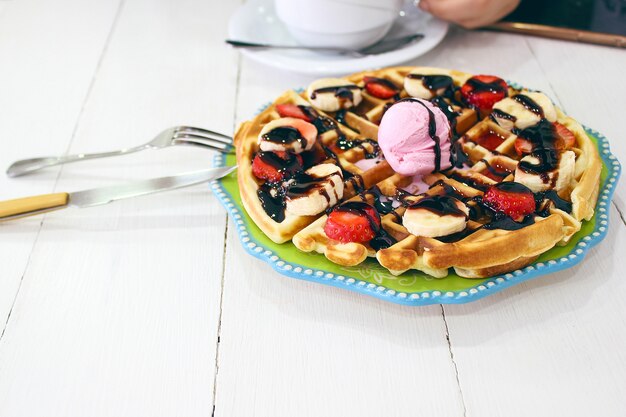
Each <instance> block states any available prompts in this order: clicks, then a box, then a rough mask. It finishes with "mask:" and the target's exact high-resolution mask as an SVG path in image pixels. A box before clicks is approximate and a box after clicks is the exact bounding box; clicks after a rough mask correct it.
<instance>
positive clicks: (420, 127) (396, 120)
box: [378, 98, 451, 175]
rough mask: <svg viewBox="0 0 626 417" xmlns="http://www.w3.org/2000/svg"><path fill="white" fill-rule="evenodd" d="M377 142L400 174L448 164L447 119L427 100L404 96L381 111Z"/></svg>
mask: <svg viewBox="0 0 626 417" xmlns="http://www.w3.org/2000/svg"><path fill="white" fill-rule="evenodd" d="M378 144H379V145H380V148H381V149H382V151H383V154H384V155H385V159H387V161H388V162H389V165H391V167H392V168H393V169H394V171H396V172H397V173H399V174H402V175H424V174H428V173H431V172H435V171H440V170H443V169H447V168H450V166H451V164H450V122H449V121H448V118H447V117H446V115H445V114H443V112H442V111H441V110H440V109H439V108H438V107H437V106H435V105H433V104H432V103H430V102H429V101H426V100H420V99H413V98H411V99H404V100H401V101H399V102H397V103H395V104H394V105H392V106H391V107H390V108H389V109H388V110H387V111H386V112H385V114H384V116H383V119H382V120H381V122H380V127H379V129H378Z"/></svg>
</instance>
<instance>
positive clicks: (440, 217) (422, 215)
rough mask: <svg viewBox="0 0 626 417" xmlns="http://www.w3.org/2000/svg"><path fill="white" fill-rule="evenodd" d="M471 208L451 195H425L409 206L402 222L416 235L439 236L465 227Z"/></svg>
mask: <svg viewBox="0 0 626 417" xmlns="http://www.w3.org/2000/svg"><path fill="white" fill-rule="evenodd" d="M468 217H469V208H468V207H467V206H466V205H465V203H463V202H462V201H460V200H458V199H456V198H454V197H449V196H437V195H436V196H429V197H424V198H423V199H421V200H419V201H418V202H417V203H415V204H413V205H411V206H409V207H408V208H407V209H406V211H405V212H404V216H402V224H403V225H404V227H406V229H407V230H408V231H409V233H411V234H412V235H415V236H426V237H439V236H447V235H450V234H452V233H457V232H460V231H462V230H463V229H465V226H466V225H467V219H468Z"/></svg>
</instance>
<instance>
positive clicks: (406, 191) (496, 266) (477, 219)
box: [235, 67, 601, 278]
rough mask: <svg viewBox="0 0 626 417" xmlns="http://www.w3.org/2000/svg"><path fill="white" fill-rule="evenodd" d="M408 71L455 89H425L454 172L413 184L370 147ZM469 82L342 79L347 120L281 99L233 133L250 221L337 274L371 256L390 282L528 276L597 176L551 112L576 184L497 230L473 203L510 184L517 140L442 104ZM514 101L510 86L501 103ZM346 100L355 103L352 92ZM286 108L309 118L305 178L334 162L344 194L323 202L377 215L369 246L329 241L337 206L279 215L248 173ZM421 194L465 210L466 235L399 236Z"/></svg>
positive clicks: (298, 97)
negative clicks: (379, 86) (372, 85)
mask: <svg viewBox="0 0 626 417" xmlns="http://www.w3.org/2000/svg"><path fill="white" fill-rule="evenodd" d="M409 73H417V74H424V75H430V74H433V75H434V74H436V75H447V76H449V77H450V78H451V79H452V81H453V84H454V87H452V88H450V89H448V93H447V94H443V93H442V94H438V93H439V92H440V91H433V97H431V102H433V103H434V104H436V105H437V106H438V107H440V108H441V109H442V110H443V111H444V113H445V114H446V116H448V119H449V121H450V125H451V128H452V148H453V153H454V154H455V156H456V158H455V159H456V164H455V165H456V166H453V167H452V168H450V169H447V170H444V171H441V172H434V173H431V174H427V175H425V176H423V177H422V178H421V180H420V181H416V179H415V178H414V177H408V176H403V175H400V174H398V173H396V172H394V170H393V169H392V168H391V166H390V165H389V163H387V161H385V160H384V157H383V155H382V153H381V152H380V149H379V147H378V146H377V143H376V141H377V137H378V125H379V123H380V120H381V119H382V116H383V114H384V112H385V111H386V110H387V109H388V107H389V106H390V105H391V104H393V103H394V102H395V101H397V100H399V99H403V98H406V97H410V95H409V92H408V91H407V90H406V89H405V88H403V86H404V82H405V79H406V77H407V75H408V74H409ZM365 77H376V78H378V79H384V80H387V81H389V82H391V83H393V84H394V85H395V86H397V87H398V91H397V94H395V95H394V96H393V97H390V98H388V99H381V98H378V97H376V96H374V95H371V94H370V93H368V90H367V89H364V88H363V86H364V78H365ZM471 77H472V75H471V74H467V73H463V72H459V71H453V70H447V69H438V68H427V67H396V68H387V69H382V70H377V71H367V72H362V73H358V74H353V75H350V76H348V77H345V78H344V79H345V80H346V82H351V83H354V84H356V85H357V86H358V87H360V89H359V93H360V94H359V95H360V98H361V100H360V103H358V105H356V106H354V107H352V108H350V109H349V111H345V110H339V111H332V112H330V111H329V112H325V111H322V110H320V109H319V108H315V107H313V106H312V103H315V102H314V100H312V98H311V96H312V94H311V92H310V91H308V92H306V91H305V92H300V93H298V92H295V91H288V92H285V93H284V94H283V95H281V96H280V97H278V98H277V99H276V100H275V101H274V102H273V103H272V104H271V105H270V106H268V107H267V108H266V109H265V110H264V111H263V112H261V113H260V114H258V115H257V116H256V117H255V118H254V119H253V120H251V121H247V122H244V123H242V124H241V125H240V126H239V128H238V130H237V132H236V135H235V143H236V149H237V163H238V166H239V170H238V172H239V173H238V183H239V189H240V193H241V197H242V201H243V204H244V207H245V208H246V210H247V212H248V214H249V215H250V217H251V218H252V219H253V221H254V222H255V223H256V224H257V226H259V228H260V229H261V230H262V231H263V232H264V233H265V234H266V235H267V236H268V237H269V238H270V239H272V240H273V241H274V242H276V243H284V242H288V241H289V240H292V241H293V244H294V245H295V246H296V247H297V248H298V249H300V250H302V251H304V252H318V253H322V254H324V255H325V256H326V258H328V259H329V260H330V261H332V262H334V263H336V264H339V265H344V266H353V265H357V264H359V263H361V262H363V261H364V260H365V259H366V258H368V257H371V258H376V259H377V260H378V262H379V263H380V264H381V265H382V266H384V267H385V268H387V269H388V270H389V271H390V272H391V273H392V274H394V275H399V274H402V273H405V272H407V271H410V270H419V271H422V272H424V273H426V274H429V275H431V276H433V277H437V278H443V277H445V276H446V275H447V274H448V273H449V271H450V269H451V268H454V270H455V272H456V273H457V274H458V275H459V276H462V277H467V278H483V277H488V276H493V275H496V274H501V273H504V272H508V271H511V270H515V269H519V268H521V267H524V266H526V265H528V264H530V263H532V262H533V261H534V260H535V259H536V258H537V257H538V256H539V255H540V254H542V253H544V252H545V251H547V250H549V249H550V248H552V247H553V246H555V245H563V244H565V243H567V242H568V241H569V239H571V237H572V236H573V235H574V233H576V232H577V231H578V230H580V227H581V224H582V221H584V220H589V219H591V217H592V216H593V208H594V207H595V203H596V199H597V196H598V191H599V182H600V181H599V179H600V171H601V161H600V158H599V155H598V152H597V150H596V147H595V145H594V144H593V142H591V140H590V139H589V138H588V136H587V135H586V134H585V132H584V130H583V129H582V127H581V126H580V125H579V124H578V122H576V121H575V120H573V119H572V118H570V117H568V116H566V115H564V114H563V113H562V112H561V111H560V110H559V109H556V121H558V123H560V124H562V125H564V126H566V127H567V128H568V129H569V130H570V131H571V132H572V133H573V134H574V136H575V143H574V145H573V146H572V147H571V148H570V149H569V150H571V151H572V152H573V154H574V156H575V169H574V173H573V178H572V179H571V180H569V181H568V182H567V186H563V187H561V189H560V190H559V192H558V194H557V193H556V192H555V191H554V190H547V191H543V192H538V193H537V194H536V195H537V196H539V198H537V203H538V208H537V213H536V214H533V215H529V216H527V217H526V218H525V219H524V221H523V222H521V223H517V224H515V225H513V226H514V227H512V226H511V221H508V223H507V224H505V223H506V222H507V220H506V219H504V220H502V221H500V220H498V221H496V220H495V219H494V217H493V216H491V214H492V213H490V212H488V210H487V209H486V208H485V206H484V204H481V198H482V196H483V194H484V193H485V190H486V189H488V188H489V187H490V186H492V185H494V184H498V183H501V182H504V181H513V180H514V178H515V176H514V173H515V171H516V169H517V168H518V165H519V164H520V159H521V157H520V156H518V154H517V153H516V151H515V144H516V140H517V138H518V136H517V135H516V134H515V133H516V132H517V131H516V130H515V129H512V130H511V129H505V128H503V127H502V126H500V125H499V124H498V123H497V119H495V118H494V117H493V116H492V115H490V114H489V113H487V114H485V113H484V112H483V111H481V110H479V109H477V108H474V107H472V106H468V105H465V104H464V103H463V102H462V101H461V100H458V92H457V97H456V98H455V96H453V95H450V91H453V92H454V91H455V90H458V88H459V87H460V86H461V85H463V84H464V83H465V82H466V81H467V80H468V79H470V78H471ZM519 92H520V90H515V89H513V88H511V87H509V92H508V95H509V96H512V95H515V94H517V93H519ZM350 97H351V98H352V99H355V98H356V94H355V96H352V95H351V94H350ZM285 104H292V105H297V106H301V108H304V109H313V111H314V113H315V121H314V124H315V125H316V127H317V128H318V133H319V135H318V137H317V140H316V142H315V144H314V145H313V147H312V148H311V149H310V150H308V151H306V152H304V153H302V156H303V165H304V168H303V169H310V168H311V167H315V166H319V165H320V164H333V165H336V166H337V167H339V169H340V170H341V174H342V177H343V193H342V195H341V196H339V195H337V194H336V197H340V198H337V199H336V200H337V202H335V199H329V200H328V202H329V203H335V204H343V202H346V201H353V202H365V203H367V204H370V205H372V206H373V207H375V208H376V209H377V211H378V212H379V213H380V217H381V227H380V230H379V231H378V232H377V236H376V238H375V239H373V240H372V241H370V242H361V243H359V242H347V243H342V242H340V241H337V240H333V239H330V238H329V237H328V236H327V235H326V233H325V231H324V225H325V224H326V221H327V217H328V215H327V213H326V212H327V211H329V210H330V209H332V206H333V204H329V207H328V208H327V210H326V211H321V212H319V213H316V214H314V215H299V214H294V213H292V212H290V211H289V210H285V207H284V204H285V203H284V195H281V194H280V191H278V192H277V191H276V187H274V189H273V191H272V189H269V190H268V184H267V182H265V181H262V180H259V178H257V177H255V176H254V175H253V174H252V161H253V159H254V158H255V155H257V154H258V153H259V151H260V149H259V135H260V134H261V133H262V131H263V128H264V127H265V126H266V125H267V124H268V123H271V122H273V121H276V120H278V119H280V118H281V115H280V114H279V112H278V110H277V109H278V107H277V106H280V105H285ZM554 181H556V180H555V179H553V182H554ZM563 181H564V180H563ZM278 188H280V187H278ZM335 191H336V190H335ZM263 196H264V197H263ZM428 196H452V197H455V198H458V199H459V200H461V201H464V202H465V203H466V204H467V206H468V207H469V209H470V212H471V215H470V219H469V220H468V221H467V226H466V228H465V229H464V230H463V231H462V232H459V233H454V234H451V235H448V236H441V237H424V236H416V235H413V234H411V233H410V232H409V231H408V230H407V229H406V228H405V227H404V226H403V224H402V216H403V214H404V212H405V211H406V210H407V207H410V206H411V205H412V204H415V203H417V202H419V201H420V200H421V199H423V198H426V197H428ZM281 199H283V200H281Z"/></svg>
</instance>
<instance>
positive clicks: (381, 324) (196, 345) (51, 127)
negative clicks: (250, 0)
mask: <svg viewBox="0 0 626 417" xmlns="http://www.w3.org/2000/svg"><path fill="white" fill-rule="evenodd" d="M48 3H50V2H45V1H43V0H30V1H22V0H12V1H8V2H3V1H0V59H1V60H2V62H3V63H4V62H10V63H11V65H0V89H1V91H2V94H0V137H1V138H2V139H0V144H2V152H0V164H2V165H0V167H1V166H4V167H6V166H8V164H9V162H11V161H13V160H15V159H19V158H24V157H29V156H37V155H55V154H60V153H64V152H72V153H75V152H89V151H106V150H110V149H116V148H120V147H124V146H128V145H135V144H139V143H142V142H144V141H147V140H148V139H150V138H151V137H152V136H154V135H155V134H156V133H158V132H159V131H161V130H162V129H163V128H165V127H169V126H172V125H176V124H182V123H184V124H191V125H194V124H195V125H199V126H207V127H209V128H212V129H215V130H219V131H223V132H226V133H229V132H232V129H233V126H234V122H235V121H242V120H245V119H247V118H249V117H251V116H252V115H253V114H254V113H255V111H256V110H257V109H258V108H259V106H261V105H263V104H264V103H267V102H268V101H270V100H272V98H274V97H275V96H277V95H279V94H280V93H281V92H283V91H284V90H285V89H287V88H292V87H304V86H306V85H307V84H309V83H310V82H311V81H312V80H313V77H307V76H301V75H294V74H286V73H284V72H280V71H278V70H276V69H270V68H267V67H263V66H259V65H257V64H256V63H254V62H252V61H250V60H247V59H245V58H240V57H239V55H238V54H237V53H235V52H233V51H231V50H230V49H229V48H227V47H226V46H225V45H224V44H223V38H224V37H225V34H226V32H227V27H226V26H227V22H228V17H229V16H230V15H231V14H232V12H233V11H234V9H235V7H236V6H237V3H236V2H217V1H213V0H209V1H206V0H204V1H202V0H182V1H175V0H157V1H154V0H122V2H120V1H117V0H109V1H98V2H95V1H81V2H78V1H74V0H60V1H57V2H53V3H50V4H48ZM240 63H241V65H240ZM409 64H414V65H431V66H441V67H448V68H457V69H460V70H464V71H468V72H474V73H493V74H497V75H501V76H503V77H505V78H507V79H511V80H515V81H518V82H520V83H522V84H524V85H526V86H528V87H531V88H535V89H540V90H543V91H545V92H546V93H547V94H548V95H549V96H550V97H552V98H553V99H554V100H555V101H556V102H557V104H559V105H560V106H562V107H563V108H564V109H565V110H566V111H567V112H570V113H571V114H572V115H573V116H574V117H577V118H579V119H580V120H581V121H582V122H583V123H585V124H588V125H590V126H591V127H594V128H596V129H598V130H600V131H602V132H603V133H605V134H606V135H607V136H608V137H609V138H610V139H611V143H612V145H613V149H614V152H615V153H616V154H617V155H618V156H619V157H620V158H621V159H622V161H624V159H625V158H626V155H624V148H623V146H622V144H621V142H619V135H620V134H621V124H619V123H618V122H619V121H620V120H621V118H620V117H621V116H620V114H619V111H620V109H623V108H624V107H625V106H624V103H623V100H624V97H623V94H621V95H620V94H618V92H619V87H620V86H621V85H622V84H623V83H622V84H619V82H620V79H619V78H618V76H619V75H620V74H619V71H620V69H621V68H622V67H623V66H624V65H623V64H624V56H623V53H622V55H617V54H616V53H615V52H614V50H608V49H606V48H602V47H595V46H585V45H575V44H567V43H564V42H557V41H547V40H540V39H532V40H531V39H526V38H524V37H521V36H516V35H509V34H493V33H482V32H468V31H464V30H461V29H454V30H452V32H451V33H450V35H449V36H448V37H447V39H446V40H445V42H444V43H443V44H442V45H441V46H439V47H438V48H436V49H434V50H433V51H431V52H430V53H428V54H427V55H425V56H423V57H420V58H417V59H415V60H413V61H412V62H410V63H409ZM613 79H615V80H617V81H616V82H617V84H615V83H613ZM579 84H582V85H583V86H585V87H589V86H593V88H590V89H587V90H585V89H584V88H574V87H572V86H573V85H579ZM607 97H608V98H609V99H606V100H604V101H603V99H605V98H607ZM590 100H591V101H593V103H594V105H589V104H588V102H589V101H590ZM611 103H615V104H614V105H612V104H611ZM233 115H236V117H235V118H234V117H233ZM25 127H27V128H25ZM615 138H617V139H615ZM212 156H213V154H212V153H211V152H208V151H206V150H199V149H196V148H178V149H166V150H161V151H152V152H144V153H140V154H134V155H128V156H125V157H120V158H113V159H107V160H94V161H89V162H84V163H77V164H72V165H68V166H66V167H63V168H53V169H49V170H45V171H42V172H41V173H38V174H36V175H35V176H30V177H24V178H20V179H13V180H8V179H4V178H3V177H1V176H0V199H8V198H14V197H19V196H23V195H30V194H36V193H46V192H53V191H54V190H55V189H59V190H60V189H63V190H69V191H73V190H79V189H84V188H91V187H97V186H101V185H102V186H103V185H112V184H118V183H120V182H122V181H125V180H129V179H139V178H147V177H154V176H160V175H168V174H173V173H177V172H181V171H187V170H193V169H201V168H204V167H207V166H208V165H209V164H210V160H211V158H212ZM623 196H624V194H623V188H620V189H618V199H617V207H618V208H619V207H620V206H622V207H623V205H622V203H623V200H624V197H623ZM617 219H618V213H617V211H616V209H615V208H613V209H612V211H611V224H612V227H611V230H610V233H609V236H608V237H607V238H606V240H605V241H604V242H602V244H601V245H600V246H599V247H598V248H595V249H593V250H592V251H591V253H590V254H589V256H588V257H587V259H585V261H584V262H583V263H582V264H581V265H579V266H577V267H574V268H572V269H569V270H566V271H564V272H561V273H558V274H554V275H551V276H547V277H542V278H538V279H536V280H533V281H531V282H528V283H525V284H522V285H519V286H516V287H513V288H510V289H508V290H506V291H505V292H503V293H500V294H497V295H495V296H491V297H488V298H486V299H483V300H482V301H479V302H476V303H473V304H468V305H462V306H445V307H444V308H442V307H441V306H430V307H426V308H419V309H415V308H407V307H401V306H397V305H393V304H388V303H384V302H382V301H379V300H375V299H373V298H370V297H366V296H362V295H357V294H354V293H350V292H347V291H342V290H340V289H336V288H331V287H326V286H322V285H318V284H313V283H308V282H304V281H298V280H294V279H290V278H286V277H283V276H280V275H278V274H277V273H276V272H274V271H273V270H272V269H271V268H270V266H269V265H266V264H264V263H262V262H261V261H258V260H256V259H254V258H252V257H250V256H249V255H247V254H246V253H245V251H244V249H243V248H242V246H241V244H240V243H239V241H238V239H237V237H236V236H235V233H234V230H233V228H232V227H231V228H229V230H228V233H225V231H226V230H225V229H226V224H225V214H224V211H223V209H222V208H221V207H220V205H219V203H218V202H217V201H216V199H215V198H213V196H211V195H210V193H209V192H208V191H207V187H206V186H198V187H194V188H190V189H185V190H179V191H174V192H171V193H166V194H157V195H152V196H147V197H143V198H138V199H130V200H125V201H120V202H118V203H115V204H111V205H107V206H101V207H95V208H91V209H84V210H66V211H65V212H63V213H54V214H50V215H47V216H46V217H45V218H42V217H38V218H30V219H25V220H24V221H20V222H19V223H18V222H15V223H11V224H8V223H7V224H6V225H5V224H3V225H0V264H2V274H0V323H2V324H4V320H5V319H6V317H7V316H8V315H9V311H11V314H10V317H9V319H8V322H7V326H6V329H5V331H4V334H2V336H0V416H5V415H6V416H11V417H20V416H28V417H30V416H40V415H41V416H48V415H49V416H76V417H78V416H85V415H88V416H113V415H114V416H140V415H146V416H172V415H180V416H186V417H187V416H191V417H193V416H208V415H211V414H212V413H213V412H214V415H216V416H229V417H230V416H249V415H257V416H294V415H297V416H309V415H310V416H313V415H315V416H319V415H326V416H340V415H341V416H346V415H361V416H370V415H371V416H380V415H389V416H409V415H434V416H452V417H461V416H481V417H482V416H502V415H506V416H527V415H533V416H539V417H543V416H555V415H568V416H583V415H584V416H587V415H602V416H609V417H612V416H621V415H623V410H624V409H626V403H625V402H624V397H623V395H622V393H623V392H624V391H625V389H626V386H625V380H626V379H625V378H624V375H625V373H626V363H625V359H624V355H623V354H622V350H623V349H622V347H623V346H624V345H625V342H626V340H625V335H626V331H625V330H626V328H625V327H626V320H625V314H624V311H625V310H624V308H625V307H624V304H623V303H622V302H621V298H623V297H622V294H623V293H624V290H625V288H624V286H625V284H624V283H623V280H622V279H621V275H622V272H621V271H622V270H623V268H622V266H621V264H620V263H619V259H618V258H617V254H621V253H623V252H624V250H625V249H626V227H624V226H622V225H621V224H620V223H619V221H617ZM225 245H226V249H225ZM224 250H226V253H225V255H226V257H225V259H224V257H223V256H224ZM224 262H225V271H222V265H223V263H224ZM22 277H23V279H22ZM222 277H223V287H222V282H221V281H222ZM20 282H21V286H20ZM18 289H19V291H18ZM222 291H223V292H222ZM16 293H17V294H18V295H17V298H16V296H15V295H16ZM14 300H15V303H14ZM220 305H221V307H222V308H221V309H220ZM218 336H219V339H218ZM218 340H219V343H218ZM216 365H217V366H216ZM216 370H217V371H218V372H217V375H216V374H215V371H216ZM214 380H215V382H216V384H214ZM214 392H215V409H214V410H213V405H214V403H213V401H214Z"/></svg>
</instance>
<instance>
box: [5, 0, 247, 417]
mask: <svg viewBox="0 0 626 417" xmlns="http://www.w3.org/2000/svg"><path fill="white" fill-rule="evenodd" d="M235 6H236V4H233V3H230V2H224V3H223V6H222V7H221V8H219V9H217V10H216V9H215V7H214V2H206V1H173V0H172V1H166V0H164V1H159V2H158V4H156V3H155V2H154V1H151V0H126V1H125V2H124V3H123V5H122V8H121V9H120V12H119V17H118V19H117V22H116V24H115V26H114V28H113V32H112V35H111V36H110V42H109V44H108V45H107V47H106V50H105V53H104V55H103V58H102V60H101V62H100V65H99V68H98V71H97V73H94V71H91V73H90V74H89V78H91V77H94V80H95V81H94V83H93V85H92V87H91V89H90V94H89V97H88V98H87V100H86V102H85V104H84V109H83V112H82V115H81V117H80V120H79V124H78V126H77V128H76V132H75V135H74V137H73V140H72V143H71V145H70V146H69V149H68V152H82V151H85V152H86V151H98V150H107V149H115V148H120V147H122V146H127V145H134V144H139V143H142V142H144V141H147V140H149V139H150V138H151V137H152V136H153V135H155V134H156V133H158V132H159V131H161V130H162V129H163V128H165V127H169V126H172V125H175V124H180V123H186V124H191V125H199V126H207V127H211V128H214V129H216V130H222V131H225V132H230V131H231V130H232V128H233V113H234V105H235V103H234V100H235V84H236V75H237V62H238V59H237V55H236V54H235V53H234V52H232V51H231V50H230V49H228V48H226V47H225V46H223V43H222V34H223V33H224V32H225V29H226V23H227V16H229V15H230V14H231V13H232V10H233V8H234V7H235ZM55 7H57V8H58V7H60V6H59V5H58V4H57V5H55ZM72 7H73V8H75V9H76V10H74V9H72V10H58V11H57V12H56V14H57V17H58V18H59V19H61V20H62V21H63V19H64V18H65V17H66V16H67V15H69V14H72V13H80V10H83V9H85V10H86V9H89V8H92V7H93V5H89V4H87V3H85V4H84V5H81V4H76V5H73V6H72ZM83 11H84V10H83ZM5 17H9V16H7V15H5ZM70 23H71V21H67V20H66V21H65V23H64V24H66V25H69V24H70ZM110 23H111V22H109V25H110ZM23 36H27V34H25V35H23ZM35 46H36V45H35ZM92 47H93V46H92ZM57 49H58V46H57ZM100 51H102V49H101V50H100ZM66 65H68V64H67V63H66ZM94 70H95V68H94ZM39 71H40V72H39V73H37V72H35V74H34V75H35V76H36V77H42V76H44V75H45V74H46V72H45V69H43V68H40V70H39ZM82 71H84V72H88V71H87V69H83V70H82ZM40 112H41V113H43V112H44V111H43V109H42V110H40ZM31 117H33V115H31ZM42 137H43V136H42V135H38V136H33V137H23V136H21V137H20V139H21V140H22V141H24V142H29V141H30V142H32V144H29V146H30V147H31V148H29V149H18V148H17V147H14V149H13V150H12V151H13V152H15V153H17V151H18V150H19V151H21V152H25V153H28V154H30V155H32V154H33V153H42V152H34V151H33V149H34V148H35V146H36V142H40V141H42ZM59 144H60V143H59V142H58V141H57V143H56V145H57V146H58V145H59ZM65 147H67V143H66V144H65V145H63V146H60V149H58V150H57V152H63V151H65ZM45 153H53V152H52V150H51V149H47V150H46V151H45ZM14 156H15V155H14ZM20 156H22V155H20ZM24 156H26V155H24ZM212 157H213V153H212V152H210V151H206V150H201V149H197V148H191V147H188V148H184V149H168V150H162V151H152V152H144V153H142V154H136V155H132V156H127V157H120V158H117V159H109V160H106V161H105V160H98V161H89V162H84V163H78V164H74V165H73V166H67V167H64V168H63V169H62V170H61V175H60V178H59V181H58V187H59V188H62V189H64V190H70V191H71V190H78V189H83V188H90V187H96V186H100V185H112V184H118V183H120V182H122V181H125V180H128V179H135V178H148V177H154V176H160V175H167V174H174V173H178V172H181V171H189V170H194V169H201V168H205V167H208V166H210V163H211V162H210V161H211V159H212ZM56 175H57V172H55V171H54V170H48V171H45V172H42V173H41V174H39V175H38V178H39V181H41V180H42V179H48V178H52V179H54V178H55V177H56ZM20 181H22V182H24V183H28V182H33V181H35V182H36V181H37V180H36V179H35V178H34V177H25V178H23V179H20ZM225 220H226V216H225V212H224V211H223V209H222V208H221V206H220V205H219V203H218V202H217V200H216V199H215V198H214V197H213V196H212V195H211V193H210V191H209V188H208V185H206V184H205V185H202V186H197V187H193V188H189V189H185V190H179V191H174V192H171V193H164V194H159V195H153V196H148V197H144V198H137V199H131V200H125V201H121V202H118V203H115V204H111V205H107V206H101V207H94V208H90V209H82V210H65V211H64V212H60V213H55V214H51V215H48V216H47V217H46V218H45V221H44V223H43V227H42V230H41V233H40V234H39V238H38V240H37V243H36V245H35V247H34V250H33V253H32V255H31V259H30V263H29V265H28V268H27V269H26V273H25V275H24V279H23V283H22V287H21V291H20V292H19V295H18V297H17V300H16V303H15V306H14V308H13V312H12V314H11V318H10V320H9V322H8V325H7V328H6V331H5V334H4V336H3V337H2V339H1V341H0V373H1V374H2V378H0V415H3V416H4V415H7V416H9V415H10V416H33V415H50V416H53V415H54V416H61V415H63V416H81V415H89V416H138V415H146V416H161V415H162V416H172V415H180V416H208V415H210V414H211V411H212V392H213V380H214V369H215V349H216V334H217V326H218V317H219V307H220V306H219V302H220V294H221V275H222V258H223V251H224V232H225ZM21 227H22V228H24V227H25V226H21ZM14 233H15V234H20V233H25V232H23V229H19V227H18V228H16V229H15V232H14ZM22 268H24V264H22ZM35 399H36V400H35Z"/></svg>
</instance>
